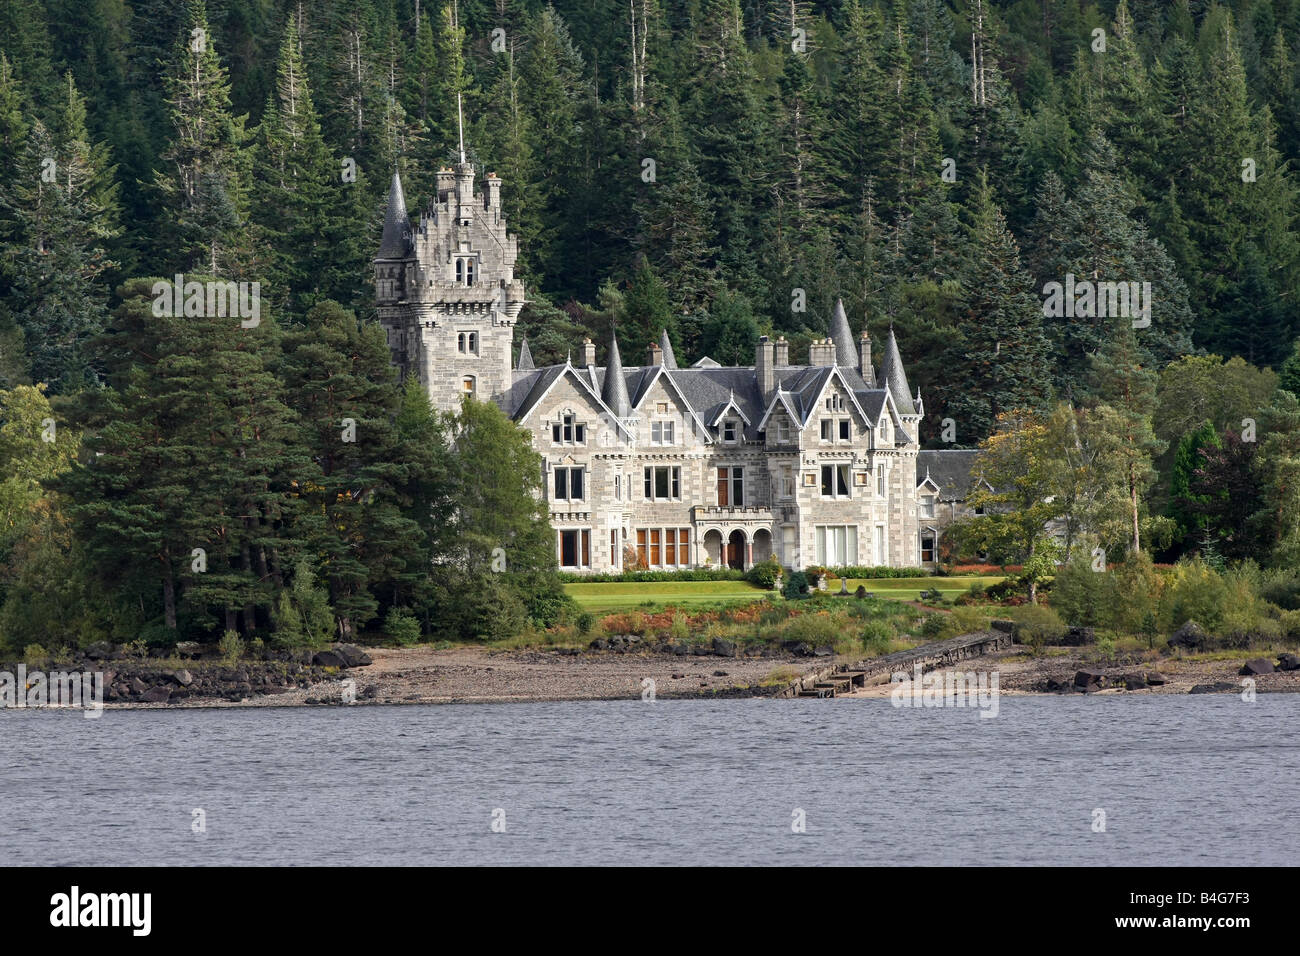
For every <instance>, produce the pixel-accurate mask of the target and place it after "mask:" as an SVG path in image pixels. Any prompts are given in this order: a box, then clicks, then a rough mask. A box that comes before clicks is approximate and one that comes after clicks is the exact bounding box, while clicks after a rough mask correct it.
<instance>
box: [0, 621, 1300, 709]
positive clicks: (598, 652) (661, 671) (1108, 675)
mask: <svg viewBox="0 0 1300 956" xmlns="http://www.w3.org/2000/svg"><path fill="white" fill-rule="evenodd" d="M927 646H933V645H927ZM922 650H923V648H917V651H922ZM1053 650H1054V651H1055V653H1053ZM1150 657H1151V655H1145V656H1140V657H1139V656H1135V657H1133V658H1132V659H1115V660H1110V661H1106V662H1105V663H1102V664H1099V663H1097V661H1096V660H1095V658H1091V657H1089V656H1088V655H1087V654H1086V653H1085V652H1084V650H1083V649H1082V648H1074V647H1071V648H1056V649H1052V650H1048V651H1046V652H1045V653H1041V654H1039V655H1033V654H1030V653H1029V652H1028V649H1026V648H1024V647H1023V646H1020V645H1014V646H1012V647H1010V648H1007V649H1005V650H1000V651H996V652H993V653H987V654H983V655H982V656H979V657H972V658H969V659H967V660H963V661H961V662H960V663H959V664H954V665H952V666H951V667H943V668H939V669H940V670H961V671H992V670H996V671H998V673H999V676H1000V689H1001V692H1002V693H1007V694H1071V693H1083V694H1098V693H1102V694H1115V693H1126V694H1132V693H1182V694H1203V693H1241V692H1242V690H1243V686H1244V685H1243V679H1244V678H1245V677H1249V678H1250V679H1251V681H1252V685H1251V687H1252V689H1253V690H1255V691H1257V692H1259V693H1275V692H1280V693H1288V692H1291V693H1295V692H1300V657H1297V656H1296V655H1294V654H1290V653H1285V654H1281V655H1278V656H1274V657H1269V658H1261V657H1256V658H1253V659H1249V660H1245V659H1244V658H1243V659H1224V660H1192V659H1188V658H1185V657H1181V656H1171V657H1160V658H1158V659H1155V660H1151V659H1150ZM855 663H856V662H855V661H854V660H853V659H852V658H848V657H839V658H837V657H836V656H835V655H834V652H833V650H832V649H831V648H829V647H813V646H811V645H808V644H804V643H800V642H789V643H788V644H786V645H782V646H770V647H749V648H745V647H741V646H737V644H736V643H735V642H732V641H726V640H721V639H717V640H714V641H712V642H700V643H695V644H678V643H669V642H662V641H659V642H653V643H652V642H643V641H641V640H638V639H635V636H634V635H622V636H615V637H612V638H601V639H598V640H597V641H593V642H592V646H590V647H589V648H587V649H582V650H580V649H576V648H554V649H549V648H548V649H537V650H521V651H502V650H493V649H488V648H480V647H456V648H447V649H442V650H435V649H433V648H430V647H415V648H402V649H389V648H367V649H365V650H362V649H361V648H358V647H355V646H353V645H346V644H339V645H335V646H333V647H331V648H330V649H328V650H323V651H318V652H315V653H310V652H304V653H299V654H288V653H283V652H282V653H280V654H279V655H276V657H275V658H274V659H270V660H257V661H250V660H240V661H236V662H232V661H226V660H221V659H219V658H216V659H214V658H206V659H205V658H203V657H202V656H199V657H197V658H196V657H193V656H186V657H174V658H168V659H157V658H147V657H145V658H141V657H137V656H132V655H130V654H128V653H127V652H126V650H125V649H124V648H116V649H113V648H106V647H103V646H100V647H93V648H89V649H87V651H86V652H85V654H84V656H83V657H81V658H79V659H78V660H76V661H73V662H72V663H68V664H65V665H64V666H58V667H55V666H52V667H51V669H52V670H66V671H72V670H77V671H101V672H103V673H104V697H105V707H106V708H109V709H116V708H141V707H147V708H158V707H171V708H185V707H280V706H329V705H337V706H349V705H374V704H421V703H498V702H500V703H504V702H522V701H532V702H540V701H564V700H631V699H645V698H647V697H649V696H653V697H654V698H655V699H664V700H670V699H687V698H694V699H698V698H705V699H733V698H737V699H739V698H757V697H776V696H782V695H783V692H786V691H787V690H788V688H789V687H790V686H791V684H792V682H794V681H798V680H800V679H801V678H803V677H805V676H807V675H809V674H813V673H815V672H818V671H822V670H825V669H827V668H829V667H832V666H835V665H837V664H843V665H845V666H847V667H852V666H853V665H854V664H855ZM5 667H7V668H9V669H13V667H14V665H12V664H10V665H0V668H5ZM888 680H889V678H888V677H877V678H876V679H874V680H872V681H870V682H868V683H869V686H867V687H865V688H862V689H859V690H856V691H855V692H854V693H851V694H846V695H841V696H847V697H861V696H867V697H871V696H884V695H887V694H888V693H889V690H890V687H889V684H888Z"/></svg>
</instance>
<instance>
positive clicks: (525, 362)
mask: <svg viewBox="0 0 1300 956" xmlns="http://www.w3.org/2000/svg"><path fill="white" fill-rule="evenodd" d="M515 368H516V369H517V370H519V371H521V372H531V371H532V370H533V353H532V352H530V351H528V338H527V337H525V338H524V339H523V340H521V341H520V343H519V364H518V365H516V366H515Z"/></svg>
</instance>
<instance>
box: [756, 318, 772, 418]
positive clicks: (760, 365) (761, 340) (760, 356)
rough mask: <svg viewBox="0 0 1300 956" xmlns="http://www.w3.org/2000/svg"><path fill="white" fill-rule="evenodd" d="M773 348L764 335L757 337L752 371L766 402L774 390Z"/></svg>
mask: <svg viewBox="0 0 1300 956" xmlns="http://www.w3.org/2000/svg"><path fill="white" fill-rule="evenodd" d="M774 359H775V349H774V347H773V345H772V342H771V340H770V339H769V338H768V337H767V336H766V335H760V336H759V337H758V350H757V352H755V354H754V371H755V373H756V374H757V375H758V388H759V390H760V391H761V392H762V393H763V401H764V402H766V401H767V399H768V398H769V397H770V396H771V394H772V392H773V391H775V390H776V363H775V361H774Z"/></svg>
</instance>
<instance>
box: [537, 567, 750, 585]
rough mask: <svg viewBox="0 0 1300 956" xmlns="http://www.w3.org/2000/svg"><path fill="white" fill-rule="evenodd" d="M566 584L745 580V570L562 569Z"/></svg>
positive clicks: (562, 577)
mask: <svg viewBox="0 0 1300 956" xmlns="http://www.w3.org/2000/svg"><path fill="white" fill-rule="evenodd" d="M560 580H561V581H563V582H564V583H565V584H614V583H618V582H639V583H652V582H655V581H744V580H745V572H744V571H737V570H735V569H734V568H687V569H684V570H682V571H623V572H622V573H620V574H574V573H573V572H571V571H561V572H560Z"/></svg>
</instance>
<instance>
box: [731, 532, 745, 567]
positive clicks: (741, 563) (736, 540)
mask: <svg viewBox="0 0 1300 956" xmlns="http://www.w3.org/2000/svg"><path fill="white" fill-rule="evenodd" d="M727 567H729V568H735V569H736V570H737V571H743V570H745V532H743V531H741V530H740V529H739V528H737V529H736V530H735V531H733V532H731V535H730V536H729V537H728V538H727Z"/></svg>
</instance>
